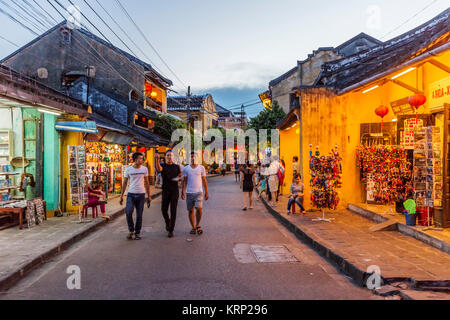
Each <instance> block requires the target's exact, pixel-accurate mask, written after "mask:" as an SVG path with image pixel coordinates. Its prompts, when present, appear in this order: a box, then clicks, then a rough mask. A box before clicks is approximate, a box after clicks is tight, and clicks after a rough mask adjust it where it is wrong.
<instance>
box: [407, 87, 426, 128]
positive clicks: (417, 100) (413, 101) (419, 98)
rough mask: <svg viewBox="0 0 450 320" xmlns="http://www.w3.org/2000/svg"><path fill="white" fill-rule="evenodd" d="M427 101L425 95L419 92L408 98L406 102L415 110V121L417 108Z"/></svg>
mask: <svg viewBox="0 0 450 320" xmlns="http://www.w3.org/2000/svg"><path fill="white" fill-rule="evenodd" d="M425 102H427V97H425V95H423V94H421V93H417V94H415V95H413V96H411V97H409V98H408V103H409V105H410V106H411V107H414V108H415V109H414V110H415V111H416V122H417V109H419V108H420V107H421V106H423V105H424V104H425Z"/></svg>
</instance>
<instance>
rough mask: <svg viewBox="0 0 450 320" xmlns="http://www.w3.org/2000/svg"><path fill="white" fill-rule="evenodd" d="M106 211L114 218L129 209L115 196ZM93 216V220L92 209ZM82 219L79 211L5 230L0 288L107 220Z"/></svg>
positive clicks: (1, 244)
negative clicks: (31, 224)
mask: <svg viewBox="0 0 450 320" xmlns="http://www.w3.org/2000/svg"><path fill="white" fill-rule="evenodd" d="M159 195H160V191H155V193H154V194H153V195H152V197H158V196H159ZM106 213H107V214H108V215H109V216H111V218H112V220H113V219H115V218H117V217H118V216H120V215H121V214H123V213H125V207H124V206H121V205H120V204H119V198H115V199H111V200H109V202H108V204H107V205H106ZM99 214H100V212H99ZM89 219H91V220H92V216H91V209H89V212H88V220H89ZM78 220H79V218H78V215H72V216H65V217H60V218H56V217H55V218H48V219H47V221H44V223H43V224H42V225H39V226H35V227H33V228H31V229H27V228H24V229H23V230H19V228H18V227H14V228H9V229H6V230H3V231H1V232H0V291H5V290H7V289H8V288H9V287H11V285H12V284H14V283H15V282H16V281H18V280H19V279H20V278H22V277H23V276H24V275H26V274H27V273H28V272H30V271H31V270H33V269H34V268H36V267H38V266H39V265H41V264H42V263H45V261H47V260H48V259H50V258H52V257H53V256H55V255H57V254H58V253H60V252H61V251H62V250H65V249H67V248H68V247H69V246H71V245H72V244H74V243H75V242H77V241H79V240H80V239H82V238H83V237H85V236H87V235H88V234H89V233H91V232H93V231H95V230H96V229H98V228H99V227H101V226H103V225H105V224H106V223H107V221H106V220H105V219H104V218H101V217H99V218H97V219H94V220H92V222H88V223H79V222H78Z"/></svg>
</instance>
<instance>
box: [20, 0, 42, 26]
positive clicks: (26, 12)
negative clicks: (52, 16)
mask: <svg viewBox="0 0 450 320" xmlns="http://www.w3.org/2000/svg"><path fill="white" fill-rule="evenodd" d="M11 2H12V3H14V4H15V5H16V7H18V8H19V9H20V10H22V11H23V12H24V13H25V14H26V15H27V16H29V17H30V18H32V19H33V20H34V21H36V22H37V23H38V24H39V25H41V26H42V27H43V28H44V30H46V29H48V28H49V26H48V25H46V24H45V23H44V22H42V21H41V20H39V19H37V18H36V17H35V16H34V14H33V13H30V11H29V9H26V8H25V7H23V6H22V5H21V4H19V3H18V2H17V1H16V0H11Z"/></svg>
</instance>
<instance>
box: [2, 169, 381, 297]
mask: <svg viewBox="0 0 450 320" xmlns="http://www.w3.org/2000/svg"><path fill="white" fill-rule="evenodd" d="M209 184H210V200H209V201H208V202H206V206H205V214H204V219H203V221H202V224H201V225H202V227H203V228H204V231H205V233H204V234H203V235H201V236H191V235H189V231H190V225H189V222H188V219H187V214H186V208H185V202H184V201H180V202H179V209H178V219H177V226H176V230H175V238H173V239H169V238H167V234H166V232H165V230H164V226H163V225H164V223H163V219H162V216H161V212H160V199H157V200H155V201H154V202H153V203H152V207H151V209H146V211H145V213H144V228H143V229H144V232H143V239H142V240H141V241H134V240H133V241H127V240H126V239H125V237H126V234H127V228H126V222H125V216H122V217H120V218H119V219H118V220H116V221H114V222H112V223H111V224H110V225H108V226H106V227H104V228H102V229H100V230H99V231H97V232H95V233H93V234H91V235H90V236H89V237H87V238H85V239H84V240H83V241H81V242H79V243H77V244H76V245H74V246H73V247H71V248H70V249H69V250H68V251H66V252H64V253H63V254H61V255H59V256H58V257H56V258H55V259H53V260H52V261H51V262H49V263H47V264H45V265H44V266H42V267H41V268H39V269H37V270H35V271H34V272H32V273H31V274H30V275H29V276H28V277H26V278H25V279H24V280H22V281H20V282H19V283H17V284H16V285H15V286H14V287H13V288H11V289H10V290H9V291H8V292H7V293H4V294H3V295H1V296H0V299H7V300H9V299H208V300H210V299H233V300H234V299H254V300H259V299H284V300H291V299H380V298H379V297H377V296H374V295H372V294H371V292H370V291H368V290H366V289H363V288H360V287H357V286H356V285H354V284H353V283H352V282H351V280H349V279H348V278H347V277H345V276H344V275H342V274H340V273H339V272H338V271H337V270H336V269H335V268H334V267H332V266H331V265H329V264H328V263H327V262H326V261H325V260H324V259H323V258H321V257H320V256H319V255H317V254H316V253H315V252H314V251H312V250H311V249H310V248H308V247H307V246H305V245H304V244H302V243H301V242H300V241H299V240H297V239H296V238H294V236H293V235H292V234H290V233H289V232H288V231H287V230H286V229H285V228H284V227H283V226H281V225H280V224H279V223H278V222H277V221H276V220H275V219H274V218H273V217H272V216H271V215H270V214H268V213H267V212H266V210H265V209H264V208H263V206H262V204H260V203H256V205H255V207H254V209H253V210H250V211H246V212H244V211H242V210H241V201H242V200H241V195H242V194H241V192H240V189H239V186H238V184H237V183H236V182H235V181H234V176H227V177H225V178H223V177H217V178H213V179H210V182H209ZM187 239H192V240H193V241H191V242H189V241H188V240H187ZM250 245H272V246H273V245H275V246H286V247H287V248H288V249H289V251H290V252H291V253H292V254H293V255H294V256H295V258H297V260H298V262H275V263H274V262H272V263H261V262H260V263H258V262H257V260H256V259H255V255H254V254H253V252H252V251H251V249H250ZM73 265H75V266H79V267H80V270H81V289H80V290H69V289H68V288H67V285H66V281H67V278H68V277H69V276H70V275H69V274H67V272H66V271H67V268H68V267H69V266H73Z"/></svg>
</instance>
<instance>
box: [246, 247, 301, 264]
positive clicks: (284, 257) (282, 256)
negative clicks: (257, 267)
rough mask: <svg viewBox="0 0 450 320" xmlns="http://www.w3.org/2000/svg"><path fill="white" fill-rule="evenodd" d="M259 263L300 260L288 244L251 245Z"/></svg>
mask: <svg viewBox="0 0 450 320" xmlns="http://www.w3.org/2000/svg"><path fill="white" fill-rule="evenodd" d="M250 249H251V250H252V252H253V254H254V255H255V257H256V260H257V261H258V262H259V263H275V262H299V260H298V259H297V258H296V257H295V256H294V255H293V254H292V252H290V251H289V249H288V248H287V247H286V246H261V245H252V246H250Z"/></svg>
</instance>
